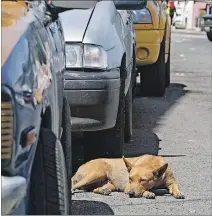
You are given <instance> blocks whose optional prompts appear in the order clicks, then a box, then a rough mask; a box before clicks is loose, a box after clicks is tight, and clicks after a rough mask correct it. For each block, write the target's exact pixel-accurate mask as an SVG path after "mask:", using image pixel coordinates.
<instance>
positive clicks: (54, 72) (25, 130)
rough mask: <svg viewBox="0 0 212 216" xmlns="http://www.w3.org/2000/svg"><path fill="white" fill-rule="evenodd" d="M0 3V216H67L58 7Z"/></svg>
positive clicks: (66, 117) (67, 154)
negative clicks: (0, 61) (0, 49)
mask: <svg viewBox="0 0 212 216" xmlns="http://www.w3.org/2000/svg"><path fill="white" fill-rule="evenodd" d="M46 2H47V1H40V0H39V1H29V2H28V3H25V1H18V2H17V1H2V2H1V4H2V65H1V175H2V178H1V179H2V196H1V203H2V214H21V215H26V214H32V215H49V214H57V215H60V214H66V215H67V214H70V206H71V180H70V179H71V128H70V108H69V105H68V103H67V100H66V98H65V96H64V94H63V87H64V78H63V74H64V71H65V46H64V38H63V30H62V28H61V23H60V20H59V18H58V13H59V8H56V7H52V6H51V5H47V3H46Z"/></svg>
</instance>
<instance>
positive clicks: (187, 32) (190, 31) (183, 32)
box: [172, 28, 206, 35]
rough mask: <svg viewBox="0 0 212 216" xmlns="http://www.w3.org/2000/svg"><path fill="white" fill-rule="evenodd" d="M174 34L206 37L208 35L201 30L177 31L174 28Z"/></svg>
mask: <svg viewBox="0 0 212 216" xmlns="http://www.w3.org/2000/svg"><path fill="white" fill-rule="evenodd" d="M172 32H173V33H176V34H196V35H205V34H206V33H205V32H204V31H201V30H200V29H198V28H196V29H175V28H172Z"/></svg>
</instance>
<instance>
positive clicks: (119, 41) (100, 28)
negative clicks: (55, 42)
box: [53, 0, 146, 157]
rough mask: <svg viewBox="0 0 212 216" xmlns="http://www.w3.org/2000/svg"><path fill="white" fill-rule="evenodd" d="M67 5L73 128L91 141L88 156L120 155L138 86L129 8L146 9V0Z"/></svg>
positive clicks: (67, 84) (68, 81)
mask: <svg viewBox="0 0 212 216" xmlns="http://www.w3.org/2000/svg"><path fill="white" fill-rule="evenodd" d="M53 2H54V1H53ZM60 2H61V1H55V4H57V5H58V4H62V3H60ZM64 2H65V1H64ZM68 3H69V2H67V1H66V2H65V3H64V8H67V9H72V10H67V11H65V12H63V13H61V15H60V17H61V21H62V26H63V30H64V34H65V42H66V72H65V92H66V94H67V97H68V99H69V103H70V107H71V112H72V119H71V123H72V131H83V132H85V133H84V134H85V137H86V138H87V139H86V140H89V139H92V141H91V142H89V145H88V144H87V145H86V146H85V148H87V149H86V151H85V152H86V153H88V154H89V156H91V155H92V157H103V156H107V157H111V156H113V157H120V156H122V152H123V144H124V141H129V140H130V136H131V134H132V98H133V94H134V92H135V86H136V70H135V40H134V35H133V33H134V30H133V23H132V16H131V12H130V11H129V10H133V9H141V8H144V7H145V6H146V0H142V1H141V0H133V1H132V0H130V1H129V0H128V1H124V0H116V1H115V0H114V1H113V0H109V1H108V0H107V1H105V0H103V1H98V0H96V1H86V0H85V1H70V5H68ZM91 145H92V146H91ZM94 149H95V150H94Z"/></svg>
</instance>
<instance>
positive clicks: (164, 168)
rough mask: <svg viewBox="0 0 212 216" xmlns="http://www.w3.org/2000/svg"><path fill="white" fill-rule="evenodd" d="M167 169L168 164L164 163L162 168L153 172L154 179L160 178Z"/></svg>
mask: <svg viewBox="0 0 212 216" xmlns="http://www.w3.org/2000/svg"><path fill="white" fill-rule="evenodd" d="M167 168H168V163H165V164H164V165H163V166H162V167H160V168H159V169H157V170H155V171H153V175H154V177H156V178H160V177H161V176H162V175H163V174H164V173H165V172H166V169H167Z"/></svg>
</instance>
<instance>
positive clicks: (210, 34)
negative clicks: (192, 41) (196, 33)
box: [207, 31, 212, 42]
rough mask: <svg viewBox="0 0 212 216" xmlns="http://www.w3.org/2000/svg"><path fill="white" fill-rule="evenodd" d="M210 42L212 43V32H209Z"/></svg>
mask: <svg viewBox="0 0 212 216" xmlns="http://www.w3.org/2000/svg"><path fill="white" fill-rule="evenodd" d="M207 37H208V40H209V41H211V42H212V31H210V32H207Z"/></svg>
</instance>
